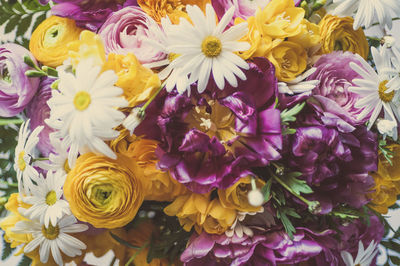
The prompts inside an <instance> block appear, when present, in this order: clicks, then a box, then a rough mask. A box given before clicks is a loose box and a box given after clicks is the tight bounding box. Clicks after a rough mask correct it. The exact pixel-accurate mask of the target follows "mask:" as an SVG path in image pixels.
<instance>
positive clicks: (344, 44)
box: [319, 15, 369, 59]
mask: <svg viewBox="0 0 400 266" xmlns="http://www.w3.org/2000/svg"><path fill="white" fill-rule="evenodd" d="M353 23H354V19H353V18H351V17H337V16H332V15H326V16H325V17H324V18H323V19H322V20H321V21H320V23H319V26H320V30H321V32H320V33H321V49H322V52H323V53H324V54H329V53H331V52H333V51H336V50H342V51H350V52H352V53H357V54H359V55H361V56H362V57H363V58H364V59H367V57H368V53H369V46H368V41H367V38H366V37H365V34H364V31H363V30H362V29H361V28H359V29H358V30H354V29H353Z"/></svg>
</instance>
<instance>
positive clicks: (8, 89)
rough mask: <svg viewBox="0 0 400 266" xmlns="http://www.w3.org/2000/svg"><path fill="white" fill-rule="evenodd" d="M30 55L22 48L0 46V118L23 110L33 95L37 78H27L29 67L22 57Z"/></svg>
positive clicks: (7, 45)
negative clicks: (26, 73)
mask: <svg viewBox="0 0 400 266" xmlns="http://www.w3.org/2000/svg"><path fill="white" fill-rule="evenodd" d="M25 55H29V56H30V57H31V58H32V60H33V61H34V62H35V63H36V60H35V59H34V57H33V56H32V54H31V53H30V52H29V51H28V50H26V49H25V48H24V47H22V46H20V45H18V44H14V43H6V44H2V45H0V116H3V117H12V116H15V115H17V114H19V113H20V112H22V110H24V108H25V107H26V105H27V104H28V103H29V102H30V101H31V99H32V97H33V96H34V95H35V93H36V91H37V89H38V85H39V78H28V77H27V76H26V75H25V72H26V71H27V70H29V69H31V67H29V66H28V65H27V64H25V63H24V56H25Z"/></svg>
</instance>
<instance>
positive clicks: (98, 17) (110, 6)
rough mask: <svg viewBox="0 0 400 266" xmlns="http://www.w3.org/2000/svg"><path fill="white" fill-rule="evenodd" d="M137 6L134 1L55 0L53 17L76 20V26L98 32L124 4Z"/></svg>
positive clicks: (52, 9) (52, 10)
mask: <svg viewBox="0 0 400 266" xmlns="http://www.w3.org/2000/svg"><path fill="white" fill-rule="evenodd" d="M124 2H125V6H127V5H136V1H132V0H128V1H125V0H104V1H103V0H88V1H87V0H85V1H83V0H72V1H70V0H54V3H55V4H56V5H54V6H53V7H52V8H51V12H52V14H53V15H56V16H60V17H67V18H71V19H73V20H75V22H76V25H77V26H78V27H81V28H86V29H89V30H91V31H97V30H98V29H99V28H100V27H101V25H103V23H104V22H105V21H106V19H107V17H108V16H109V15H110V14H111V13H112V12H114V11H117V10H119V9H121V8H122V7H123V6H122V4H123V3H124Z"/></svg>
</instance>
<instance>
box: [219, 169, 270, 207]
mask: <svg viewBox="0 0 400 266" xmlns="http://www.w3.org/2000/svg"><path fill="white" fill-rule="evenodd" d="M256 184H257V188H260V189H261V188H262V187H263V186H264V184H265V182H264V181H262V180H261V179H259V178H257V179H256ZM250 190H251V177H250V176H246V177H243V178H241V179H240V180H239V181H238V182H236V183H235V184H234V185H233V186H230V187H229V188H227V189H225V190H222V189H220V190H218V197H219V199H220V201H221V204H222V206H224V207H225V208H231V209H236V210H238V211H241V212H257V211H259V210H260V209H261V207H254V206H252V205H250V203H249V201H248V197H247V194H248V193H249V191H250Z"/></svg>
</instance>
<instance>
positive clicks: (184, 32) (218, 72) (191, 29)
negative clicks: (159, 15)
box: [166, 4, 250, 93]
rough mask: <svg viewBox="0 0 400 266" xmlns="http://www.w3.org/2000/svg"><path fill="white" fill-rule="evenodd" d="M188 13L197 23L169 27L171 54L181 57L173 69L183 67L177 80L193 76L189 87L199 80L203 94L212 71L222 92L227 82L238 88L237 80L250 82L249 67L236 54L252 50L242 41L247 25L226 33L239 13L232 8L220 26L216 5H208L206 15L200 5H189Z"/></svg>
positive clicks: (234, 27) (199, 88)
mask: <svg viewBox="0 0 400 266" xmlns="http://www.w3.org/2000/svg"><path fill="white" fill-rule="evenodd" d="M186 11H187V13H188V15H189V17H190V19H191V21H193V24H191V23H190V22H189V21H188V20H186V19H183V18H182V19H181V21H180V24H179V25H171V26H170V27H168V30H167V31H166V34H167V36H168V39H169V40H170V41H171V43H170V44H169V45H168V47H167V49H168V51H169V54H171V53H172V54H176V55H179V56H178V57H177V58H176V59H175V60H173V61H172V62H171V63H170V67H171V68H172V69H178V68H180V70H179V72H178V73H177V74H178V75H177V77H176V79H177V80H178V79H179V78H180V77H182V75H183V77H185V76H189V84H191V83H193V82H196V81H198V84H197V87H198V88H197V89H198V91H199V93H202V92H203V91H204V90H205V89H206V86H207V84H208V81H209V78H210V75H211V72H212V75H213V77H214V80H215V83H216V84H217V86H218V88H219V89H221V90H222V89H224V87H225V79H226V80H227V81H228V82H229V84H230V85H232V86H233V87H237V85H238V82H237V79H236V77H239V78H240V79H242V80H246V76H245V74H244V73H243V72H242V70H241V69H240V68H242V69H249V65H248V64H247V63H246V61H244V60H243V59H242V58H240V57H239V56H238V55H236V54H235V52H238V51H245V50H248V49H249V48H250V44H249V43H247V42H239V41H238V40H239V39H240V38H241V37H243V36H244V35H245V34H246V33H247V31H248V27H247V23H240V24H238V25H235V26H232V27H230V28H229V29H228V30H226V31H224V30H225V28H226V27H227V25H228V24H229V22H230V21H231V19H232V17H233V13H234V11H235V8H234V7H231V8H230V9H229V10H228V11H227V12H226V13H225V15H224V16H223V17H222V18H221V21H220V22H219V23H218V24H216V19H217V18H216V14H215V11H214V9H213V7H212V5H210V4H207V6H206V14H205V15H204V13H203V12H202V11H201V9H200V8H199V7H198V6H190V5H188V6H186Z"/></svg>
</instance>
